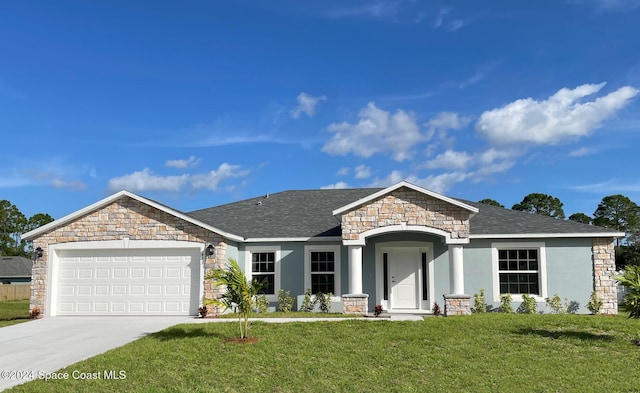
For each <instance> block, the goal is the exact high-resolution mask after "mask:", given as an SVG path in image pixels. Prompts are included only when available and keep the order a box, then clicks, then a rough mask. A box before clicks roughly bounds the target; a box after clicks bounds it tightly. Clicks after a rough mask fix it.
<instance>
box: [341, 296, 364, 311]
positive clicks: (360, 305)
mask: <svg viewBox="0 0 640 393" xmlns="http://www.w3.org/2000/svg"><path fill="white" fill-rule="evenodd" d="M368 307H369V295H367V294H348V295H342V310H343V313H344V314H366V313H367V308H368Z"/></svg>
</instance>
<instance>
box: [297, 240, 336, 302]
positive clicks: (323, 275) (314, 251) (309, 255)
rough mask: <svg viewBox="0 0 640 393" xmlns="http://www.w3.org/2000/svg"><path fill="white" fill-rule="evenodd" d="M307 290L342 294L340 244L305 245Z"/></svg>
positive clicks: (314, 292)
mask: <svg viewBox="0 0 640 393" xmlns="http://www.w3.org/2000/svg"><path fill="white" fill-rule="evenodd" d="M304 249H305V269H304V270H305V290H307V289H311V293H313V294H316V293H319V292H322V293H325V294H326V293H332V294H334V295H339V294H340V246H305V248H304Z"/></svg>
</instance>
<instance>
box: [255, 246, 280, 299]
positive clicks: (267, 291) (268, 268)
mask: <svg viewBox="0 0 640 393" xmlns="http://www.w3.org/2000/svg"><path fill="white" fill-rule="evenodd" d="M251 277H252V279H253V280H254V281H258V282H259V283H261V284H262V290H261V291H260V293H261V294H263V295H275V284H276V253H275V252H273V251H269V252H254V253H251Z"/></svg>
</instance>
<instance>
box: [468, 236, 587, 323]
mask: <svg viewBox="0 0 640 393" xmlns="http://www.w3.org/2000/svg"><path fill="white" fill-rule="evenodd" d="M494 242H498V243H527V242H534V243H544V244H545V248H546V261H547V295H548V296H549V297H552V296H553V295H554V294H556V293H557V294H558V295H559V296H560V298H561V299H562V301H563V302H564V301H565V299H567V300H568V301H569V302H577V303H579V309H578V312H579V313H588V310H587V309H586V304H587V301H588V300H589V296H590V295H591V291H592V290H593V262H592V256H591V246H592V243H591V239H589V238H584V239H561V238H556V239H517V240H499V239H497V240H488V239H478V240H472V241H471V243H470V244H468V245H465V248H464V280H465V292H467V294H469V295H473V294H475V293H479V292H480V289H484V290H485V300H486V302H487V304H489V305H491V306H494V307H498V306H499V305H500V302H499V301H494V300H493V299H494V295H495V294H494V293H493V280H494V277H493V274H492V260H491V243H494ZM497 297H499V294H498V295H497ZM472 305H473V304H472ZM519 305H520V304H519V302H513V307H514V309H516V308H517V307H518V306H519ZM538 311H543V312H549V311H550V309H549V308H548V307H547V305H546V303H545V302H544V300H543V301H542V302H539V303H538Z"/></svg>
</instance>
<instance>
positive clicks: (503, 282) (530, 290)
mask: <svg viewBox="0 0 640 393" xmlns="http://www.w3.org/2000/svg"><path fill="white" fill-rule="evenodd" d="M491 246H492V253H493V271H494V300H499V296H500V295H501V294H505V293H509V294H511V295H512V296H515V297H516V298H517V297H519V296H520V295H523V294H527V295H531V296H534V297H538V298H545V297H546V296H547V284H546V281H547V279H546V250H545V245H544V243H538V242H531V243H493V244H492V245H491Z"/></svg>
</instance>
